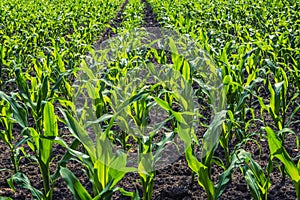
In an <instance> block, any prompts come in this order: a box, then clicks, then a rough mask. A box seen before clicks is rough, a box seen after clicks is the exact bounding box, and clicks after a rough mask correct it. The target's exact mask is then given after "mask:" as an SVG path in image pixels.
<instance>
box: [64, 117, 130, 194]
mask: <svg viewBox="0 0 300 200" xmlns="http://www.w3.org/2000/svg"><path fill="white" fill-rule="evenodd" d="M63 115H64V118H65V119H66V124H67V126H68V128H69V129H70V131H71V132H72V134H73V135H74V137H75V138H76V140H78V141H79V142H80V143H81V144H82V145H83V147H84V150H85V152H86V153H81V152H79V151H77V150H76V149H71V148H68V150H69V153H70V154H71V155H73V156H75V157H77V158H78V159H79V160H80V162H81V163H82V164H83V165H84V166H85V167H86V169H87V175H88V177H89V180H90V181H91V183H92V188H93V193H94V197H92V196H91V194H89V193H88V192H87V190H86V189H85V188H84V186H83V185H82V184H81V183H80V182H79V180H78V179H77V177H76V176H75V175H74V174H73V173H72V172H71V171H70V170H68V169H67V168H65V167H63V166H62V167H60V174H61V176H62V178H63V179H64V180H65V182H66V184H67V186H68V188H69V189H70V191H71V192H72V194H73V196H74V198H75V199H91V200H92V199H111V197H112V195H113V193H114V192H115V191H117V190H119V189H120V188H117V187H115V185H116V184H117V183H118V182H119V181H120V180H121V179H122V178H123V177H124V176H125V174H126V173H127V172H131V171H134V170H135V169H134V168H129V167H126V154H124V153H122V152H121V151H117V152H115V153H114V152H113V149H112V146H111V141H110V140H109V138H108V137H107V135H108V132H109V129H106V130H104V131H101V128H100V127H99V125H98V124H97V123H98V122H100V121H101V120H100V121H97V123H95V124H92V126H93V128H94V131H95V133H93V134H96V137H95V141H93V139H92V138H91V137H90V134H91V133H88V132H87V131H86V130H85V128H87V126H86V125H85V126H84V125H81V124H80V123H79V122H78V121H77V120H76V119H75V118H74V117H72V116H71V115H70V114H69V113H68V112H66V111H63ZM112 123H113V118H112V120H111V125H110V127H111V126H112ZM88 130H90V129H88ZM60 143H61V142H60ZM61 144H62V143H61ZM63 146H65V147H67V145H63ZM120 191H121V192H122V191H123V190H120ZM123 192H124V191H123ZM124 193H126V192H124ZM126 195H130V196H134V194H132V193H126Z"/></svg>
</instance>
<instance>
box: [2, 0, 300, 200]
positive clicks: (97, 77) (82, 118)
mask: <svg viewBox="0 0 300 200" xmlns="http://www.w3.org/2000/svg"><path fill="white" fill-rule="evenodd" d="M148 2H149V4H150V5H151V6H152V8H153V12H154V13H155V15H156V16H157V21H158V22H159V24H160V26H161V27H163V28H165V29H167V30H168V29H170V30H175V31H176V32H178V33H180V34H182V35H183V37H182V38H181V39H182V40H180V39H179V42H178V41H173V40H172V39H170V38H167V37H166V38H167V39H165V40H163V41H162V42H161V43H158V44H156V45H157V46H160V47H161V46H163V47H166V48H167V49H169V51H164V50H162V49H163V48H161V49H155V48H154V47H153V46H151V45H149V46H146V45H145V46H141V45H143V44H139V42H141V41H143V42H145V41H147V39H149V38H147V37H145V36H144V35H143V33H141V32H142V31H141V29H139V31H138V29H136V28H140V27H142V26H143V25H144V23H145V21H144V17H145V13H144V9H145V5H144V4H143V3H141V2H140V1H139V0H129V1H128V3H127V5H126V6H125V8H124V10H123V11H122V14H121V15H120V17H121V18H122V20H121V21H120V22H119V24H117V25H116V26H113V27H111V28H112V32H113V33H119V35H118V36H117V37H116V38H115V41H117V42H111V43H110V42H107V43H105V45H106V46H105V49H101V48H103V46H101V45H100V46H99V44H97V43H96V42H97V40H98V39H99V38H100V36H101V35H102V33H103V32H104V31H105V30H106V28H108V27H110V23H111V20H112V19H114V18H115V17H116V15H117V13H118V11H119V10H120V8H121V5H122V4H123V1H119V0H65V1H62V0H2V1H1V2H0V139H1V140H2V141H3V142H4V144H5V145H7V147H8V148H9V150H10V157H11V161H12V164H13V169H10V170H9V169H0V170H9V171H11V172H10V173H12V176H11V178H10V179H9V180H8V184H9V185H10V187H11V188H12V189H13V190H16V188H17V187H16V186H20V187H22V188H25V189H28V190H29V191H30V192H31V194H32V196H33V198H35V199H53V191H54V188H55V183H56V181H57V180H58V178H59V177H61V178H62V179H63V180H64V181H65V182H66V185H67V187H68V188H69V189H70V191H71V193H72V195H73V196H74V199H111V197H112V195H114V194H115V192H116V191H120V192H121V194H122V195H125V196H129V197H131V198H132V199H140V198H142V199H144V200H149V199H151V197H152V193H153V189H154V184H155V182H154V178H155V176H156V165H158V164H159V161H160V159H161V153H162V152H163V151H164V149H165V148H166V146H167V144H169V143H175V144H176V145H177V146H176V147H178V150H180V148H184V151H182V152H178V154H179V153H184V154H185V157H186V160H187V163H188V167H189V168H190V169H191V170H192V171H193V174H192V177H191V179H192V181H193V179H194V178H195V175H197V176H196V177H197V180H198V183H199V185H200V186H201V187H203V189H204V190H205V192H206V194H207V198H208V199H218V198H220V197H221V195H222V193H223V192H224V190H225V187H226V185H227V184H228V183H229V182H230V181H231V178H232V172H233V170H234V169H235V168H239V169H240V171H241V174H243V176H244V177H245V181H246V182H247V184H248V186H249V187H248V188H249V190H250V191H251V194H252V196H253V198H254V199H268V190H269V189H270V187H271V185H272V181H271V179H270V175H271V174H272V172H273V170H274V168H278V169H279V170H280V173H281V174H282V178H283V180H285V179H286V176H288V178H290V179H291V180H292V182H293V184H294V186H295V190H296V195H297V198H298V199H299V198H300V178H299V177H300V161H299V154H298V155H296V154H297V151H294V152H292V153H291V152H288V151H287V150H286V148H287V147H288V146H287V145H289V146H291V145H293V148H295V149H299V144H298V143H299V140H298V136H299V134H298V133H295V131H297V130H296V128H295V127H297V126H298V124H299V121H298V120H299V119H298V118H297V115H299V112H298V111H299V109H300V99H299V90H300V71H299V70H300V69H299V66H300V31H299V30H300V27H299V25H300V3H299V1H296V0H276V1H269V0H262V1H258V0H237V1H225V0H212V1H208V0H200V1H199V0H176V1H173V0H164V1H157V0H148ZM132 32H133V33H132ZM134 33H136V34H134ZM174 33H175V32H174ZM160 34H161V33H160ZM187 35H188V36H187ZM131 37H132V38H131ZM189 37H191V39H193V40H194V41H195V44H194V45H195V47H196V49H197V50H198V49H203V50H205V51H206V52H207V53H208V54H205V56H203V59H204V58H205V59H207V57H209V58H210V59H211V60H212V62H211V63H210V64H207V63H206V64H204V66H202V65H203V63H205V62H191V61H187V60H185V59H184V58H183V57H182V55H178V54H179V53H178V46H177V47H176V45H179V47H181V48H183V49H185V48H186V49H188V48H189V47H190V44H181V43H180V42H181V41H184V39H186V38H189ZM179 38H180V37H179ZM118 40H120V41H118ZM128 41H129V44H128V43H126V42H128ZM132 41H137V42H136V43H134V45H132ZM152 42H153V41H152ZM176 42H177V43H176ZM94 44H96V45H94ZM153 44H155V41H154V42H153ZM126 45H127V46H126ZM164 45H165V46H164ZM180 45H181V46H180ZM154 46H155V45H154ZM93 47H97V48H98V47H100V50H93ZM135 47H138V48H135ZM116 49H118V50H119V52H117V53H116V52H115V51H114V50H116ZM106 50H107V52H106V53H107V54H105V55H104V56H103V57H101V56H100V57H99V55H103V52H104V53H105V51H106ZM97 56H98V57H97ZM112 57H113V58H112ZM91 58H92V61H90V60H91ZM154 65H160V66H161V68H160V70H156V68H155V66H154ZM197 65H201V66H197ZM201 67H202V68H201ZM205 67H208V71H209V70H211V71H209V72H213V73H211V74H205V72H206V71H199V70H198V69H203V68H205ZM143 70H146V72H147V70H148V73H149V74H147V73H146V75H145V74H143V75H144V76H145V77H146V78H145V77H143V75H140V74H141V73H145V71H143ZM142 71H143V72H142ZM170 74H171V75H172V76H167V75H170ZM148 75H149V76H150V75H151V76H153V77H154V78H153V79H154V81H156V82H155V83H152V82H151V81H153V80H151V81H150V83H149V82H147V81H149V80H147V76H148ZM209 79H220V82H221V83H222V86H223V88H222V89H220V88H219V87H218V88H217V89H216V88H213V87H210V86H211V85H209V84H206V83H205V80H209ZM207 82H208V81H207ZM212 82H213V81H212ZM78 83H79V84H78ZM215 84H219V82H217V81H215ZM192 86H196V87H194V89H193V90H192ZM218 89H219V91H218ZM84 91H87V92H86V93H85V92H84ZM223 95H224V96H223ZM191 97H196V98H197V101H199V102H207V104H208V105H207V106H202V107H201V109H202V111H203V112H202V111H199V110H198V111H197V108H196V107H195V105H194V101H193V99H192V98H191ZM225 97H226V98H225ZM76 98H77V100H78V99H80V100H82V99H83V100H82V101H80V103H81V104H80V105H78V101H76ZM216 98H221V100H220V99H219V101H220V102H216V101H218V100H216ZM74 99H75V101H74ZM91 100H92V101H91ZM225 100H226V105H225V102H224V101H225ZM91 102H92V104H91ZM218 103H220V105H219V104H218ZM82 105H83V107H80V106H82ZM216 105H219V107H218V106H216ZM78 106H79V107H78ZM156 107H159V108H160V109H161V110H162V111H163V113H164V114H165V115H167V117H166V118H165V119H164V121H162V122H160V123H157V124H155V125H151V123H150V120H149V119H150V118H151V117H150V115H151V114H150V113H151V112H150V111H151V110H152V109H154V108H156ZM216 107H217V108H216ZM199 112H200V113H199ZM203 113H204V114H208V115H209V116H203V115H202V114H203ZM209 113H211V114H209ZM160 114H161V113H160ZM210 115H211V116H210ZM212 116H214V119H212V122H211V123H209V122H210V120H211V119H210V117H212ZM196 119H199V120H198V121H197V120H196ZM195 122H196V123H198V124H197V125H196V127H199V126H202V127H204V128H205V129H206V131H205V133H198V132H197V131H196V130H198V129H197V128H195ZM62 125H63V126H65V127H67V128H68V131H69V132H70V135H64V134H65V132H63V131H62V129H61V128H59V126H62ZM149 127H150V128H151V130H150V131H149V130H148V129H147V128H149ZM15 130H17V131H18V132H17V133H16V132H15ZM91 130H93V131H94V132H93V133H94V134H91V133H90V132H91ZM218 130H220V134H218ZM15 134H17V135H15ZM287 136H288V137H294V138H296V139H295V141H296V142H295V144H286V142H285V141H286V138H287ZM65 139H67V141H66V140H65ZM178 140H180V141H182V142H183V145H182V146H180V144H179V143H178V144H177V143H176V142H177V141H178ZM264 141H267V145H268V147H269V151H270V156H269V157H268V158H267V159H268V160H267V163H268V164H267V165H266V166H261V165H260V164H259V162H258V160H255V159H254V156H253V155H251V153H250V152H247V151H246V150H245V149H246V148H245V147H246V146H247V143H248V142H251V143H253V144H257V146H258V149H259V150H262V149H261V146H260V144H261V143H262V142H264ZM68 142H70V143H68ZM54 144H56V145H60V146H61V147H62V148H64V149H65V150H66V153H65V155H63V156H62V158H60V160H59V161H58V162H56V163H55V164H56V165H55V166H56V167H55V170H54V172H53V171H52V173H51V172H50V168H49V167H50V165H51V164H52V162H53V160H52V158H53V157H52V156H53V154H52V150H53V148H54ZM111 144H113V145H117V146H118V147H120V149H118V150H115V149H113V147H112V145H111ZM24 146H25V147H26V148H24ZM25 149H30V150H29V151H28V150H26V151H25ZM197 149H198V150H199V149H200V150H201V153H202V154H201V156H200V155H199V151H197ZM217 149H221V150H222V151H224V156H220V155H218V156H217V155H216V151H217ZM264 151H267V150H266V149H264ZM133 152H134V153H136V156H137V159H136V160H135V161H136V163H135V165H133V166H128V163H130V161H132V160H130V159H129V157H128V155H129V154H130V153H133ZM203 152H204V153H203ZM24 157H26V159H28V160H30V161H31V162H32V163H36V164H37V166H38V167H39V169H40V173H41V176H42V178H43V188H38V189H37V188H34V187H33V186H32V185H31V183H30V180H29V178H28V177H27V176H26V175H25V174H24V173H23V172H22V170H21V168H20V161H21V160H22V159H23V158H24ZM70 159H74V160H76V161H77V162H79V163H80V164H81V165H82V167H83V168H84V169H85V173H86V175H87V177H88V180H89V181H90V183H91V187H92V188H85V187H84V186H83V185H82V183H81V182H80V181H79V178H80V177H76V176H75V174H73V172H72V171H71V170H70V169H68V167H67V163H68V162H69V161H70ZM216 165H217V166H218V167H220V169H222V171H221V172H219V176H218V180H217V181H215V182H214V180H213V179H212V175H213V174H212V173H213V170H212V167H213V166H216ZM134 171H135V172H137V173H138V175H139V178H140V183H141V186H142V193H140V192H139V191H138V189H137V188H136V191H130V192H128V191H125V190H124V189H123V188H119V187H117V184H118V182H119V181H121V180H122V178H123V177H124V176H125V175H126V173H128V172H134ZM89 189H91V190H92V191H93V193H92V194H90V193H89V192H88V191H89ZM140 196H141V197H140ZM0 198H1V197H0Z"/></svg>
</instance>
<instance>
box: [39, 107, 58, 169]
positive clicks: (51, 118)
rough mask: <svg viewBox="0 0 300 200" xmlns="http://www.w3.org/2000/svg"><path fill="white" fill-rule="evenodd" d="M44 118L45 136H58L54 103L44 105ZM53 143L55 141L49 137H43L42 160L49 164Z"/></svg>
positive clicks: (41, 145) (41, 146)
mask: <svg viewBox="0 0 300 200" xmlns="http://www.w3.org/2000/svg"><path fill="white" fill-rule="evenodd" d="M43 120H44V136H46V137H47V136H52V137H56V136H58V125H57V120H56V115H55V113H54V106H53V105H52V103H50V102H47V103H46V105H45V107H44V113H43ZM52 145H53V141H50V140H48V139H41V144H40V148H41V149H40V150H39V151H40V153H41V160H42V161H43V162H44V163H45V164H47V163H48V162H49V159H50V155H51V152H52Z"/></svg>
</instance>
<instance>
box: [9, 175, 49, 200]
mask: <svg viewBox="0 0 300 200" xmlns="http://www.w3.org/2000/svg"><path fill="white" fill-rule="evenodd" d="M8 183H9V185H10V187H11V188H13V189H14V184H16V185H18V186H19V187H21V188H24V189H28V190H30V192H31V194H32V196H33V198H34V199H38V200H43V199H44V196H43V193H42V192H41V191H39V190H37V189H36V188H34V187H33V186H32V185H31V184H30V181H29V179H28V177H27V176H26V175H25V174H23V173H21V172H18V173H16V174H14V175H13V176H12V177H11V178H10V180H8Z"/></svg>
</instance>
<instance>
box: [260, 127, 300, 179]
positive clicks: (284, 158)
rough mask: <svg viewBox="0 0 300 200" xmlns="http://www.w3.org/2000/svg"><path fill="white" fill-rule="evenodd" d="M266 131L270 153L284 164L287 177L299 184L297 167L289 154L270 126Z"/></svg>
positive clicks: (299, 176)
mask: <svg viewBox="0 0 300 200" xmlns="http://www.w3.org/2000/svg"><path fill="white" fill-rule="evenodd" d="M266 132H267V136H268V144H269V148H270V153H271V155H272V156H274V157H276V158H278V159H279V160H280V161H281V162H282V163H283V164H284V166H285V170H286V172H287V174H288V175H289V177H290V178H291V179H292V181H293V182H294V183H297V184H299V182H300V173H299V170H298V169H297V167H296V165H295V163H294V162H293V160H292V159H291V157H290V156H289V154H288V153H287V152H286V150H285V149H284V147H283V146H282V142H281V141H280V140H279V139H278V138H277V136H276V134H275V132H274V131H273V130H272V129H271V128H270V127H266Z"/></svg>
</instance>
